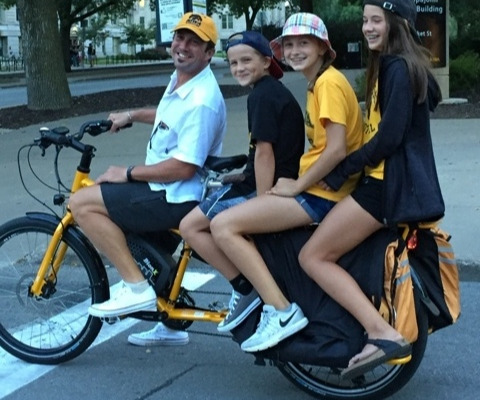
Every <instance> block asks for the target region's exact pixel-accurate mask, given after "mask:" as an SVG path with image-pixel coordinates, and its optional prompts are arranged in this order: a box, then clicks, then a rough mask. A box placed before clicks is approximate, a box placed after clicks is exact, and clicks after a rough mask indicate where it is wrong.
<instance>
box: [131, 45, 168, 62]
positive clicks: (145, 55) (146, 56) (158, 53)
mask: <svg viewBox="0 0 480 400" xmlns="http://www.w3.org/2000/svg"><path fill="white" fill-rule="evenodd" d="M136 57H137V59H139V60H166V59H167V58H169V57H170V56H169V54H168V53H167V51H166V50H165V48H163V47H153V48H150V49H145V50H142V51H140V52H138V53H137V55H136Z"/></svg>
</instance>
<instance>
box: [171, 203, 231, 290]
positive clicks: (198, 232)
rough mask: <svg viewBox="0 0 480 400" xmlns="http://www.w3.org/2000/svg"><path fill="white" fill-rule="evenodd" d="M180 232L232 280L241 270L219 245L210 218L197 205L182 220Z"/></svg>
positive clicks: (203, 256)
mask: <svg viewBox="0 0 480 400" xmlns="http://www.w3.org/2000/svg"><path fill="white" fill-rule="evenodd" d="M180 234H181V235H182V237H183V238H184V239H185V240H186V242H187V243H188V244H190V246H192V248H193V249H194V250H195V251H196V252H197V253H198V254H199V255H200V256H201V257H202V258H203V259H204V260H205V261H206V262H207V263H209V264H210V265H211V266H212V267H214V268H215V269H217V270H218V271H219V272H220V273H221V274H222V275H223V276H224V277H225V278H227V280H229V281H231V280H232V279H233V278H235V277H236V276H238V275H239V274H240V271H239V270H238V269H237V268H236V267H235V265H234V264H233V263H232V262H231V261H230V259H229V258H228V257H227V256H226V255H225V253H224V252H223V251H222V250H221V249H220V248H219V247H218V246H217V244H216V243H215V241H214V240H213V237H212V234H211V233H210V220H209V219H208V218H207V217H206V216H205V214H204V213H203V212H202V211H201V210H200V208H199V207H195V208H194V209H193V210H192V211H191V212H190V213H189V214H187V215H186V216H185V217H184V218H183V219H182V221H181V222H180Z"/></svg>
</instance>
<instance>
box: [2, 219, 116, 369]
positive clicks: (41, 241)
mask: <svg viewBox="0 0 480 400" xmlns="http://www.w3.org/2000/svg"><path fill="white" fill-rule="evenodd" d="M57 225H58V220H57V219H55V218H54V217H53V216H49V215H48V214H37V216H36V217H35V216H32V215H30V216H25V217H20V218H17V219H14V220H11V221H9V222H7V223H5V224H4V225H2V226H1V227H0V304H1V307H2V313H1V314H0V346H1V347H3V348H4V349H5V350H6V351H7V352H9V353H10V354H12V355H14V356H16V357H18V358H20V359H22V360H24V361H27V362H30V363H36V364H50V365H53V364H59V363H62V362H65V361H68V360H71V359H73V358H75V357H77V356H78V355H80V354H82V353H83V352H84V351H85V350H86V349H87V348H88V347H89V346H90V345H91V344H92V342H93V341H94V340H95V338H96V337H97V335H98V333H99V331H100V329H101V327H102V321H101V320H100V319H99V318H94V317H92V316H90V315H89V314H88V306H89V305H90V304H92V303H93V302H102V301H105V300H107V299H108V293H109V292H108V278H107V276H106V273H105V269H104V267H103V263H101V260H100V257H99V256H98V253H97V252H96V251H95V250H94V249H93V246H92V245H91V244H89V242H87V241H86V239H85V237H84V236H83V235H82V234H81V233H80V232H79V231H78V230H77V229H75V228H73V227H69V228H67V229H66V230H65V232H64V234H63V239H62V241H63V242H64V243H66V244H67V245H68V250H67V253H66V255H65V258H64V261H63V262H62V265H61V268H60V270H59V272H58V276H57V277H56V282H55V284H54V290H53V291H54V292H53V291H52V292H53V293H51V295H49V296H42V297H39V298H34V297H31V296H29V286H30V284H31V283H32V282H33V279H34V277H35V275H36V273H37V269H38V267H39V265H40V263H41V260H42V258H43V255H44V253H45V250H46V247H47V245H48V243H49V240H50V239H51V237H52V234H53V232H54V231H55V229H56V227H57ZM99 264H101V265H99ZM102 271H103V272H102Z"/></svg>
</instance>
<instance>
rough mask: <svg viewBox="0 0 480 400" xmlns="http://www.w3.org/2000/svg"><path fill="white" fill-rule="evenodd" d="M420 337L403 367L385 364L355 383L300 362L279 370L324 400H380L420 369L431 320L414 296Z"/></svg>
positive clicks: (330, 370)
mask: <svg viewBox="0 0 480 400" xmlns="http://www.w3.org/2000/svg"><path fill="white" fill-rule="evenodd" d="M415 303H416V311H417V324H418V338H417V340H416V341H415V343H413V345H412V359H411V360H410V361H409V362H408V363H406V364H401V365H390V364H383V365H381V366H379V367H377V368H375V369H374V370H373V371H370V372H369V373H367V374H365V375H363V376H362V377H358V378H355V379H353V380H344V379H342V378H341V377H340V372H341V369H339V368H331V367H322V366H317V365H306V364H299V363H291V362H285V363H278V364H277V368H278V369H279V370H280V372H281V373H282V374H283V375H284V376H285V377H286V378H287V379H288V380H289V381H290V382H292V383H293V384H294V385H295V386H297V387H299V388H300V389H302V390H303V391H305V392H307V393H309V394H310V395H311V396H313V397H316V398H318V399H324V400H353V399H355V400H379V399H385V398H387V397H389V396H391V395H392V394H394V393H395V392H398V391H399V390H400V389H401V388H402V387H403V386H404V385H405V384H406V383H407V382H408V381H409V380H410V378H411V377H412V376H413V374H414V373H415V371H416V370H417V368H418V367H419V365H420V363H421V361H422V359H423V355H424V353H425V348H426V346H427V339H428V317H427V313H426V310H425V308H424V306H423V305H421V304H420V302H419V300H418V296H415Z"/></svg>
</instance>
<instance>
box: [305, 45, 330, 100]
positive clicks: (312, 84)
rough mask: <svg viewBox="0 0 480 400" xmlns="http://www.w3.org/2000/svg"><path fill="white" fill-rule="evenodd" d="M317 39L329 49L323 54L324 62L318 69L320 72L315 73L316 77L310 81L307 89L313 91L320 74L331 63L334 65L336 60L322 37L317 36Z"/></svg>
mask: <svg viewBox="0 0 480 400" xmlns="http://www.w3.org/2000/svg"><path fill="white" fill-rule="evenodd" d="M316 39H317V40H318V41H319V42H320V43H321V44H322V46H325V47H326V48H327V50H326V51H325V54H324V55H323V63H322V65H321V66H320V68H319V69H318V72H317V74H316V75H315V78H313V79H312V80H311V81H310V82H308V87H307V89H308V90H310V91H311V92H313V88H314V87H315V82H316V81H317V79H318V78H319V77H320V75H322V74H323V73H324V72H325V71H326V70H327V69H328V67H329V66H330V65H332V64H333V62H334V61H335V58H334V57H332V54H331V53H330V51H329V50H328V46H327V45H326V44H325V43H324V42H323V41H322V40H321V39H319V38H316Z"/></svg>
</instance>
